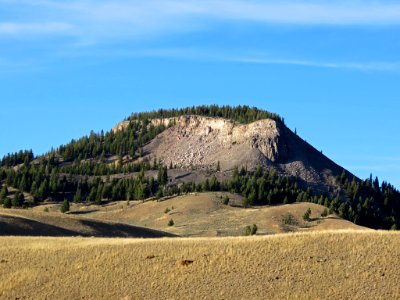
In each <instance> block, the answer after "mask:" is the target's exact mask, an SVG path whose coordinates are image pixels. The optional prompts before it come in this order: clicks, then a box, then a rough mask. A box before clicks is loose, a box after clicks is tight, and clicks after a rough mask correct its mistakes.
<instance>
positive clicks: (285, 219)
mask: <svg viewBox="0 0 400 300" xmlns="http://www.w3.org/2000/svg"><path fill="white" fill-rule="evenodd" d="M281 223H282V224H284V225H292V226H295V225H297V224H298V223H299V222H298V221H297V220H296V218H295V217H294V216H293V215H292V214H290V213H287V214H285V215H283V216H282V218H281Z"/></svg>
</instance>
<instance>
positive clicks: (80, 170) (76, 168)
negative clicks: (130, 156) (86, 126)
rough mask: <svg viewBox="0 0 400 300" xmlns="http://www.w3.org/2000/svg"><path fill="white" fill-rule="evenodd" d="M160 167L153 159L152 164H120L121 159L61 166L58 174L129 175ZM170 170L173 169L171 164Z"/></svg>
mask: <svg viewBox="0 0 400 300" xmlns="http://www.w3.org/2000/svg"><path fill="white" fill-rule="evenodd" d="M160 166H162V164H161V162H159V161H157V159H156V158H155V159H154V160H153V162H152V163H150V161H148V160H143V161H140V162H136V163H127V164H123V163H122V157H120V158H119V161H117V163H114V164H107V163H97V162H94V161H82V162H80V161H75V162H74V163H73V164H71V165H66V166H61V167H60V168H59V172H60V173H65V174H69V175H84V176H105V175H113V174H129V173H136V172H140V171H141V170H145V171H149V170H158V169H159V167H160ZM169 168H170V169H172V168H174V166H173V165H172V164H170V166H169Z"/></svg>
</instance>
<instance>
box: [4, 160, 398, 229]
mask: <svg viewBox="0 0 400 300" xmlns="http://www.w3.org/2000/svg"><path fill="white" fill-rule="evenodd" d="M155 167H156V166H155V165H153V168H155ZM157 170H158V172H157V176H156V177H152V176H151V177H146V176H145V171H144V168H143V169H142V170H141V171H140V172H138V173H136V176H133V177H132V176H131V177H126V178H121V179H118V178H113V179H112V178H111V177H110V176H103V177H89V176H78V177H77V178H75V177H74V176H73V174H72V173H70V174H64V175H61V176H60V173H59V168H58V166H53V165H52V164H51V162H50V161H47V162H46V164H41V165H32V164H31V165H29V164H26V165H23V166H22V167H20V168H19V169H18V170H17V171H16V170H14V169H7V170H4V169H2V170H1V171H0V181H2V182H4V187H3V190H2V193H1V194H0V202H1V203H3V204H4V203H6V204H7V205H5V207H9V206H10V205H11V204H10V203H11V199H9V197H8V194H9V192H8V189H7V186H8V187H14V188H17V189H18V191H19V192H17V193H16V194H15V195H14V198H18V199H15V200H14V201H13V203H14V204H15V205H14V206H23V205H35V204H37V203H39V202H41V201H43V200H45V199H48V198H49V197H50V198H52V199H53V200H56V201H61V200H63V199H64V198H67V199H69V200H70V201H74V202H89V203H97V204H100V203H102V202H103V201H117V200H144V199H147V198H149V197H155V198H160V197H163V196H171V195H179V194H182V193H190V192H205V191H229V192H232V193H239V194H241V195H242V196H243V197H244V201H243V205H244V206H245V207H248V206H253V205H274V204H281V203H283V204H286V203H293V202H313V203H318V204H321V205H324V206H326V207H328V208H329V209H330V210H331V211H332V212H336V213H338V215H339V216H340V217H342V218H345V219H347V220H350V221H352V222H354V223H356V224H360V225H363V226H368V227H372V228H383V229H396V228H398V226H399V225H400V215H399V213H400V193H399V191H397V190H396V189H395V188H394V187H393V186H392V185H390V184H387V183H385V182H383V183H382V184H381V185H379V181H378V179H377V178H376V179H375V180H372V178H371V179H367V180H365V181H358V180H356V179H353V180H352V181H349V180H348V179H347V175H346V173H345V172H343V174H342V175H341V176H338V178H337V181H338V184H339V185H340V186H341V187H342V190H343V195H341V196H340V195H336V196H335V197H334V198H332V197H330V196H329V195H327V194H326V195H321V194H317V193H315V192H313V190H312V189H311V188H304V187H303V185H302V184H300V182H299V181H298V180H297V179H296V178H292V177H281V176H278V175H277V174H276V172H275V170H274V169H269V170H264V169H262V168H261V167H258V168H257V169H256V170H255V171H252V172H249V171H247V170H246V169H244V168H241V170H240V171H239V169H238V168H236V169H234V171H233V176H232V178H231V179H230V180H227V181H223V182H220V181H218V179H217V178H216V177H215V176H212V177H211V178H209V179H206V180H205V181H204V182H202V183H197V184H196V183H184V184H180V185H174V184H170V183H169V178H168V168H167V167H166V166H162V165H161V164H158V165H157ZM22 191H23V192H27V193H30V194H31V195H32V196H33V201H32V202H31V203H28V202H26V201H25V202H24V201H22V200H21V192H22Z"/></svg>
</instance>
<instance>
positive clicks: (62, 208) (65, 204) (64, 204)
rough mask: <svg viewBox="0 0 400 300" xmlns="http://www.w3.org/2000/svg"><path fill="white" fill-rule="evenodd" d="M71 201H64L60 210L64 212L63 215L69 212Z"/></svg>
mask: <svg viewBox="0 0 400 300" xmlns="http://www.w3.org/2000/svg"><path fill="white" fill-rule="evenodd" d="M69 208H70V207H69V201H68V199H66V198H65V199H64V201H63V203H62V205H61V208H60V211H61V212H62V213H66V212H67V211H69Z"/></svg>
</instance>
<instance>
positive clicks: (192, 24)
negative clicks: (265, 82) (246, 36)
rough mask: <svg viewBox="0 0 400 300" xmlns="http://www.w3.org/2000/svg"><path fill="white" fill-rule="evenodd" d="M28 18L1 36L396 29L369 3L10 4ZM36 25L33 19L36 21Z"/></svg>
mask: <svg viewBox="0 0 400 300" xmlns="http://www.w3.org/2000/svg"><path fill="white" fill-rule="evenodd" d="M0 3H3V4H2V5H3V6H5V7H8V8H11V9H12V8H15V9H18V8H20V7H25V8H26V7H30V9H24V10H21V14H26V15H25V16H24V17H26V18H27V19H35V18H36V19H38V18H45V20H44V23H37V22H35V23H17V22H16V21H13V22H12V23H3V24H2V29H1V30H0V33H8V34H11V33H14V34H21V33H24V32H26V31H30V32H33V33H38V34H39V33H54V32H60V33H63V32H69V31H70V29H71V27H74V28H75V34H77V35H91V36H92V38H94V37H96V38H100V37H104V36H110V35H112V34H113V35H114V36H115V35H117V36H118V35H124V36H132V35H142V34H151V33H155V34H157V33H165V32H168V33H173V32H179V31H187V30H195V29H198V28H204V27H206V28H208V27H209V26H211V25H212V24H211V25H210V21H211V22H218V21H223V22H240V21H245V22H257V23H264V24H288V25H328V26H337V25H340V26H341V25H400V4H395V3H385V2H377V1H374V2H370V1H357V2H354V1H346V2H344V1H331V2H327V3H323V2H320V1H319V2H316V1H311V2H310V1H294V0H292V1H283V2H281V1H268V2H263V1H254V0H253V1H252V0H246V1H245V0H236V1H235V0H234V1H222V0H202V1H200V0H186V1H178V0H153V1H138V0H133V1H126V0H114V1H98V0H96V1H94V0H86V1H76V0H75V1H67V2H61V1H34V0H28V1H18V2H17V3H15V2H12V1H5V0H2V1H0ZM36 21H37V20H36Z"/></svg>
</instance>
